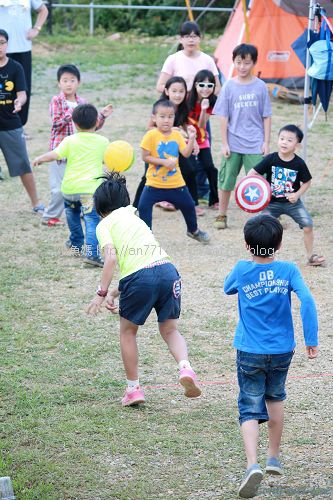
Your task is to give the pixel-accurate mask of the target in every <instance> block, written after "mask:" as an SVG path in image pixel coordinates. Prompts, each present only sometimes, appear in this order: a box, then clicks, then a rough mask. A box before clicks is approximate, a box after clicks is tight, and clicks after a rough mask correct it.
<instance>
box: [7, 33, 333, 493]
mask: <svg viewBox="0 0 333 500" xmlns="http://www.w3.org/2000/svg"><path fill="white" fill-rule="evenodd" d="M141 42H143V43H141ZM171 46H172V42H168V43H166V44H164V45H163V44H162V39H156V40H149V39H144V40H142V39H141V41H140V42H139V41H138V40H137V39H136V38H135V37H134V36H132V35H128V34H126V35H124V36H123V38H122V39H121V40H120V41H116V42H111V41H109V40H107V39H105V37H94V38H90V37H84V36H77V37H69V36H66V37H65V36H55V37H53V38H47V37H45V36H43V37H41V38H38V40H37V41H36V42H35V44H34V50H35V53H34V59H33V61H34V75H33V76H34V85H33V89H34V95H33V97H32V107H31V116H30V120H29V124H28V132H29V134H31V136H32V140H31V141H28V148H29V153H30V156H31V157H32V158H33V157H34V156H35V155H36V154H38V153H41V152H43V151H46V150H47V147H48V140H49V127H50V124H49V116H48V103H49V100H50V98H51V96H52V95H53V94H54V93H56V92H57V86H56V81H55V74H56V69H57V66H58V65H59V64H62V63H65V62H72V63H76V64H78V65H79V67H80V70H81V71H82V75H83V77H82V85H81V88H80V94H81V95H82V96H84V97H86V98H87V99H89V100H90V101H91V102H94V103H96V104H97V105H98V106H99V107H101V106H103V105H104V104H106V103H107V102H109V101H111V102H112V103H113V104H114V107H115V111H114V114H113V116H112V117H111V118H110V119H109V120H108V121H107V123H106V125H105V127H104V129H103V133H104V134H105V135H107V136H108V137H110V138H126V139H127V140H130V141H131V143H132V144H133V145H134V146H135V148H136V150H137V153H138V154H137V158H138V159H137V162H136V164H135V166H134V167H133V168H132V169H131V170H130V171H129V172H128V174H127V180H128V187H129V190H130V193H131V196H132V197H133V194H134V192H135V188H136V185H137V183H138V181H139V179H140V177H141V175H142V170H143V167H142V164H141V161H140V160H139V150H138V145H139V143H140V140H141V137H142V135H143V133H144V130H145V127H146V123H147V120H148V118H149V114H150V109H151V104H152V102H153V100H154V99H155V97H156V94H155V91H154V87H155V82H156V77H157V75H158V72H159V70H160V68H161V65H162V63H163V60H164V58H165V56H166V54H167V52H168V50H169V49H170V48H171ZM209 47H210V50H212V45H211V44H210V46H209ZM301 113H302V110H301V108H300V107H297V106H296V107H290V106H289V105H286V104H285V103H281V104H280V103H279V104H278V105H274V120H273V135H272V137H274V134H276V131H277V130H278V128H279V127H280V126H281V125H282V124H283V123H284V121H285V117H286V116H289V115H290V114H293V116H295V120H297V121H299V120H300V116H301ZM212 126H213V136H214V155H215V158H216V161H217V162H218V161H219V157H220V141H219V124H218V123H217V121H214V120H213V121H212ZM318 131H319V132H317V129H316V127H315V128H314V129H313V131H312V133H311V135H310V137H309V141H310V159H309V161H310V166H311V170H312V171H313V173H314V174H315V175H314V182H313V188H312V190H311V191H310V193H309V195H308V197H307V203H308V205H309V208H310V210H311V211H312V212H313V213H315V214H316V235H317V238H318V240H317V241H318V242H320V243H319V244H321V245H325V246H324V250H325V254H326V255H329V253H330V252H332V251H331V247H332V245H331V241H330V240H329V239H330V238H331V236H330V233H329V227H330V223H331V221H330V217H331V216H330V210H332V208H333V207H332V197H331V196H330V195H331V194H332V188H331V184H330V183H331V180H332V173H331V171H328V173H327V179H326V180H325V182H324V183H323V182H321V181H320V180H319V179H320V173H321V169H320V165H321V164H322V163H323V162H324V161H325V162H326V161H327V159H328V157H330V155H331V153H330V150H329V147H328V142H327V141H328V135H329V131H328V128H327V124H326V122H324V120H323V118H322V117H320V118H319V123H318ZM329 137H330V136H329ZM1 164H2V165H3V162H2V160H1ZM35 174H36V179H37V184H38V189H39V191H40V192H41V195H42V198H43V200H45V201H46V200H47V199H48V196H49V186H48V173H47V168H46V167H38V168H37V169H36V170H35ZM318 200H319V201H318ZM0 201H1V206H2V217H1V218H0V233H1V235H2V237H1V239H0V252H1V256H2V259H1V267H0V398H1V399H0V476H7V475H8V476H10V477H11V478H12V481H13V485H14V491H15V495H16V498H17V499H18V500H30V499H34V500H62V499H64V500H68V499H75V500H76V499H79V500H81V499H82V500H89V499H94V500H95V499H102V500H105V499H121V500H133V499H149V500H156V499H159V498H161V499H163V500H164V499H172V500H174V499H184V500H185V499H186V500H192V499H200V500H201V499H213V498H220V499H223V500H229V499H230V500H232V499H235V498H236V496H237V488H238V484H239V480H240V478H241V476H242V474H243V469H244V467H245V461H244V454H243V449H242V443H241V439H240V435H239V427H238V420H237V386H236V385H235V362H234V351H233V348H232V338H233V333H234V329H235V325H236V321H237V314H236V308H237V303H236V302H237V301H236V300H235V299H234V298H233V299H231V298H230V299H227V298H225V296H224V295H223V293H222V285H223V278H224V276H225V274H226V273H227V272H228V271H229V270H230V269H231V267H232V266H233V264H234V262H235V261H236V260H237V259H239V258H244V252H243V242H242V235H241V225H242V223H243V221H244V220H245V216H244V214H241V213H240V211H236V208H235V207H233V208H232V210H231V217H230V220H231V228H230V229H229V230H228V231H227V232H214V231H212V222H213V218H214V216H215V214H214V213H212V211H209V210H207V213H206V215H205V217H203V218H202V220H200V224H201V225H202V227H203V228H204V229H207V230H209V231H210V232H211V233H212V243H211V245H210V246H209V247H207V248H206V247H205V249H203V247H201V246H200V245H198V244H197V243H196V242H192V241H187V240H186V239H185V236H184V225H183V221H182V220H181V219H180V218H179V217H178V214H171V215H170V214H165V213H163V212H161V211H160V212H157V211H156V212H155V213H154V230H155V231H156V235H157V237H158V239H159V241H160V242H161V243H162V245H163V246H165V247H166V249H167V251H168V252H170V253H171V254H172V256H173V258H174V260H175V263H176V264H177V267H179V270H180V273H181V275H182V278H183V310H182V317H181V321H180V329H181V331H182V332H183V334H184V336H185V337H186V339H187V341H188V345H189V352H190V356H191V359H192V360H193V365H194V366H195V368H196V370H197V371H198V374H199V377H200V378H201V379H202V380H203V381H204V382H205V383H206V385H204V396H203V397H202V398H201V399H200V400H198V401H187V400H185V399H184V398H183V395H182V391H181V389H180V388H179V387H178V386H177V385H176V384H177V367H176V364H175V363H174V361H173V360H172V358H171V356H170V355H169V353H168V352H167V350H166V347H165V345H164V344H163V342H162V340H161V339H160V337H159V336H158V334H157V328H156V322H155V316H154V315H152V316H151V317H150V318H149V320H148V322H147V324H146V325H145V327H144V328H142V329H141V330H140V334H139V336H138V343H139V352H140V374H141V381H142V383H143V384H144V385H145V386H148V387H149V386H153V387H151V388H147V389H146V397H147V404H146V405H145V407H144V408H140V409H123V408H122V407H121V406H120V398H121V396H122V394H123V390H124V373H123V367H122V362H121V356H120V352H119V340H118V321H117V318H116V317H113V316H110V315H108V314H107V313H106V312H103V313H102V314H101V315H99V316H98V317H96V318H94V317H93V318H91V317H87V316H86V314H85V312H84V309H85V306H86V304H87V303H88V302H89V301H90V300H91V298H92V297H93V295H94V291H95V289H96V286H97V284H98V282H99V277H100V270H98V269H97V270H95V269H86V268H84V267H83V265H82V263H81V261H80V259H75V258H74V257H72V256H70V255H69V254H68V253H67V252H66V250H65V249H64V241H65V240H66V238H67V236H68V235H67V230H66V229H65V228H58V229H54V230H53V229H51V230H50V229H49V228H45V227H41V226H40V224H39V220H37V219H36V218H35V217H34V216H32V215H31V214H30V212H29V207H28V203H27V199H26V197H25V195H24V194H22V189H21V186H20V184H19V182H18V181H17V180H15V179H8V177H7V178H6V180H5V182H4V183H0ZM288 225H289V226H288V227H289V228H290V227H291V223H289V222H288ZM326 236H327V238H326ZM188 240H189V239H188ZM301 245H302V243H301V234H300V232H299V231H296V232H295V231H291V230H290V229H288V230H286V232H285V241H284V247H283V249H282V252H284V253H282V257H283V258H290V259H292V260H295V259H296V260H298V262H302V260H303V254H302V250H300V248H301ZM288 252H289V253H288ZM317 272H318V270H314V269H306V270H305V273H307V274H306V276H307V280H308V283H309V286H310V287H311V289H312V290H313V291H314V293H315V295H316V299H317V301H318V303H319V307H320V315H321V324H322V345H323V347H322V349H323V354H322V357H321V359H320V363H318V364H316V363H312V364H311V365H309V364H308V363H307V362H306V361H305V360H304V358H303V357H302V355H301V354H302V352H301V347H299V350H298V351H297V354H296V357H295V361H294V365H293V366H294V368H293V370H294V371H293V373H294V374H295V373H296V374H297V375H298V374H304V373H313V374H316V373H321V372H327V373H328V372H329V371H330V369H331V367H330V356H329V354H328V353H329V345H328V340H327V338H328V337H329V336H330V331H331V308H329V307H327V303H328V300H329V297H330V291H331V288H332V276H331V273H330V270H329V269H327V270H320V271H319V273H320V275H319V276H318V274H319V273H318V274H316V273H317ZM278 320H279V319H278V318H277V321H278ZM295 329H296V333H297V337H298V342H299V344H300V345H301V342H302V340H301V335H300V325H299V316H298V315H297V314H296V323H295ZM330 385H331V379H330V378H325V379H320V378H318V379H306V380H305V381H303V380H301V379H293V380H291V382H290V383H289V386H288V397H289V398H290V399H288V402H287V419H286V420H287V426H286V431H285V437H284V444H283V459H284V461H285V462H286V476H285V478H284V479H282V480H280V479H278V480H276V481H275V482H274V483H273V484H272V483H269V482H268V481H267V480H266V479H265V481H264V483H263V485H262V487H261V490H260V491H261V496H260V498H275V499H281V498H286V499H289V498H293V499H294V498H295V499H302V500H304V499H310V498H318V499H326V498H327V499H328V498H331V495H332V489H331V486H330V483H329V481H328V476H329V464H330V452H331V450H330V447H329V443H328V440H327V436H328V435H329V432H330V430H331V422H330V414H331V412H330V411H329V408H330V407H331V401H330V390H329V386H330ZM155 386H156V387H155ZM266 437H267V436H266V431H265V430H264V432H263V434H262V436H261V440H260V449H259V460H260V462H261V463H263V462H264V459H265V452H266ZM317 462H319V463H320V468H319V469H316V468H315V466H314V465H313V464H316V463H317ZM258 498H259V497H258Z"/></svg>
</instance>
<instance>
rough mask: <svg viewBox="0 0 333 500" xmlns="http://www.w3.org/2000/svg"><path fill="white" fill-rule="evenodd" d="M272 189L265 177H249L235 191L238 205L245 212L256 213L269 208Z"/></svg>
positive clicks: (238, 184) (241, 181)
mask: <svg viewBox="0 0 333 500" xmlns="http://www.w3.org/2000/svg"><path fill="white" fill-rule="evenodd" d="M271 195H272V192H271V187H270V185H269V183H268V182H267V181H266V179H264V178H263V177H261V176H260V177H259V176H258V175H248V176H247V177H244V178H243V179H241V180H240V181H239V182H238V183H237V186H236V189H235V199H236V203H237V205H238V206H239V207H240V208H241V209H242V210H244V211H245V212H250V213H256V212H260V211H261V210H263V209H264V208H265V207H267V205H268V203H269V202H270V200H271Z"/></svg>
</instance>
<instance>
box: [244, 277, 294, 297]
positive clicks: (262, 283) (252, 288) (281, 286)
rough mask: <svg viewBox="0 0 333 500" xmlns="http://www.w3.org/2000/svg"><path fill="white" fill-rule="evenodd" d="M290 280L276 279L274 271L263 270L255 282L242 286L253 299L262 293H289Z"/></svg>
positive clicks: (247, 295)
mask: <svg viewBox="0 0 333 500" xmlns="http://www.w3.org/2000/svg"><path fill="white" fill-rule="evenodd" d="M288 285H289V281H288V280H282V279H274V272H273V271H271V270H269V271H262V272H260V273H259V279H258V281H256V282H255V283H249V284H247V285H245V286H243V287H242V290H243V292H244V293H245V295H246V297H247V298H248V299H250V300H251V299H253V298H254V297H258V296H260V295H266V294H267V293H281V294H283V295H286V294H287V293H288Z"/></svg>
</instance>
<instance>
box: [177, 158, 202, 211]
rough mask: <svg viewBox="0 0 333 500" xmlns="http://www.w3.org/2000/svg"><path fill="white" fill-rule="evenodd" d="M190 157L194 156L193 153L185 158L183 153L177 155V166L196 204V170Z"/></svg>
mask: <svg viewBox="0 0 333 500" xmlns="http://www.w3.org/2000/svg"><path fill="white" fill-rule="evenodd" d="M192 157H193V158H194V156H193V155H191V156H190V158H185V157H184V156H183V155H179V168H180V171H181V173H182V176H183V179H184V181H185V182H186V186H187V188H188V190H189V192H190V195H191V197H192V200H193V201H194V204H195V205H198V204H199V203H198V190H197V181H196V172H195V165H194V164H193V163H192ZM194 161H195V160H194Z"/></svg>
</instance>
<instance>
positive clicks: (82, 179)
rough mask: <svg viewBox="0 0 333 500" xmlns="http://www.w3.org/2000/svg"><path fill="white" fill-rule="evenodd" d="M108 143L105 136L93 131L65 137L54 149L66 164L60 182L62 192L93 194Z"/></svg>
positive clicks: (101, 171)
mask: <svg viewBox="0 0 333 500" xmlns="http://www.w3.org/2000/svg"><path fill="white" fill-rule="evenodd" d="M108 144H109V141H108V139H107V138H106V137H103V136H102V135H99V134H96V133H94V132H78V133H77V134H73V135H70V136H68V137H65V139H64V140H63V141H61V143H60V144H59V146H57V147H56V148H55V149H54V152H55V153H57V155H58V158H59V159H62V158H66V159H67V165H66V169H65V175H64V178H63V181H62V184H61V191H62V192H63V194H65V195H66V194H94V192H95V191H96V189H97V188H98V186H99V185H100V184H101V182H102V179H97V177H101V175H103V157H104V152H105V149H106V147H107V145H108Z"/></svg>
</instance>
